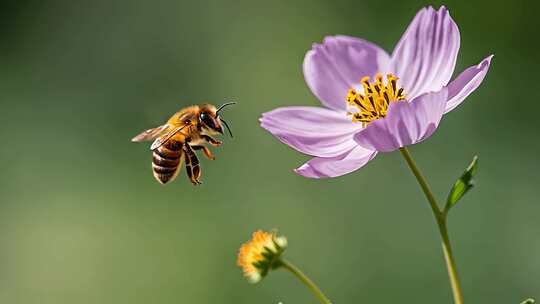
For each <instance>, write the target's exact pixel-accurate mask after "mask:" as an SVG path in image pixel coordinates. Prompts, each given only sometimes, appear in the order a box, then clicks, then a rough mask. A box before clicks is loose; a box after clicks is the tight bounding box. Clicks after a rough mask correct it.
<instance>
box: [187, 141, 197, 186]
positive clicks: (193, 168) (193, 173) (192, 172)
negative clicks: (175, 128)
mask: <svg viewBox="0 0 540 304" xmlns="http://www.w3.org/2000/svg"><path fill="white" fill-rule="evenodd" d="M183 149H184V153H185V154H186V172H187V175H188V177H189V180H190V181H191V183H192V184H193V185H195V186H196V185H200V184H201V182H200V181H199V178H200V177H201V166H200V165H199V159H198V158H197V155H196V154H195V151H193V149H192V148H191V146H190V145H189V144H187V143H186V144H185V145H184V148H183Z"/></svg>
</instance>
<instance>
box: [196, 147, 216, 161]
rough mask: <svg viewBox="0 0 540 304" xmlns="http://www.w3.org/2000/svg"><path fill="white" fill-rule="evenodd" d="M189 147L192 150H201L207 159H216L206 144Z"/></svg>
mask: <svg viewBox="0 0 540 304" xmlns="http://www.w3.org/2000/svg"><path fill="white" fill-rule="evenodd" d="M191 148H193V150H195V151H198V150H203V153H204V156H206V158H208V159H209V160H214V159H216V158H215V157H214V154H213V153H212V151H210V149H208V147H206V146H203V145H200V146H191Z"/></svg>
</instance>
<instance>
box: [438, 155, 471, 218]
mask: <svg viewBox="0 0 540 304" xmlns="http://www.w3.org/2000/svg"><path fill="white" fill-rule="evenodd" d="M477 165H478V156H474V158H473V160H472V162H471V164H470V165H469V166H468V167H467V169H466V170H465V172H463V174H462V175H461V177H460V178H459V179H458V180H457V181H456V183H455V184H454V187H452V190H450V194H448V199H447V200H446V207H445V211H446V212H448V210H450V208H452V207H454V206H455V205H456V204H457V202H458V201H459V200H460V199H461V198H462V197H463V195H465V193H467V192H468V191H469V190H471V188H472V187H473V186H474V179H473V178H474V175H475V174H476V170H477Z"/></svg>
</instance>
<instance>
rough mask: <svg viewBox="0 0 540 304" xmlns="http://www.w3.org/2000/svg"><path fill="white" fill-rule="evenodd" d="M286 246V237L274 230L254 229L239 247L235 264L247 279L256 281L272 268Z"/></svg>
mask: <svg viewBox="0 0 540 304" xmlns="http://www.w3.org/2000/svg"><path fill="white" fill-rule="evenodd" d="M285 247H287V239H286V238H285V237H283V236H277V235H276V233H275V232H271V233H269V232H265V231H260V230H259V231H256V232H254V233H253V236H252V238H251V240H250V241H249V242H247V243H245V244H244V245H242V247H241V248H240V252H239V253H238V260H237V264H238V266H240V267H241V268H242V269H243V271H244V275H245V276H246V277H247V278H248V280H249V281H251V282H253V283H256V282H258V281H259V280H260V279H261V278H262V277H264V276H265V275H266V274H267V273H268V271H269V270H270V269H271V268H272V266H273V264H274V262H275V261H276V260H277V259H279V257H280V255H281V253H283V251H284V250H285Z"/></svg>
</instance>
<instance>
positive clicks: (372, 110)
mask: <svg viewBox="0 0 540 304" xmlns="http://www.w3.org/2000/svg"><path fill="white" fill-rule="evenodd" d="M369 78H370V77H369V76H365V77H363V78H362V80H360V83H361V84H362V87H363V88H364V92H363V94H362V93H358V92H357V91H356V89H354V88H351V89H350V90H349V93H348V94H347V98H346V100H347V104H348V105H349V106H352V107H355V108H357V109H358V111H357V112H349V113H347V114H348V115H350V116H352V121H353V122H361V123H362V125H363V126H367V125H368V124H369V123H371V122H373V121H374V120H377V119H379V118H381V117H386V113H387V111H388V107H389V106H390V103H392V102H397V101H400V100H404V99H405V95H403V88H398V87H397V80H398V79H399V78H397V77H396V76H394V75H392V74H388V75H386V83H384V79H383V76H382V75H381V74H380V73H378V74H377V75H375V81H374V82H372V83H370V82H369Z"/></svg>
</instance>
